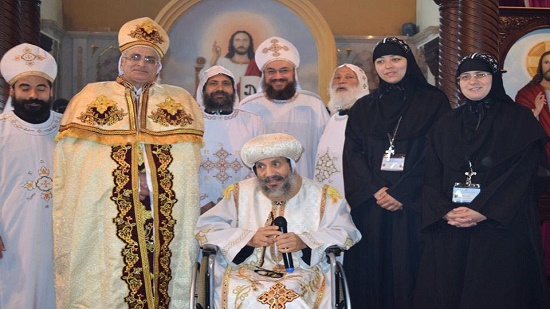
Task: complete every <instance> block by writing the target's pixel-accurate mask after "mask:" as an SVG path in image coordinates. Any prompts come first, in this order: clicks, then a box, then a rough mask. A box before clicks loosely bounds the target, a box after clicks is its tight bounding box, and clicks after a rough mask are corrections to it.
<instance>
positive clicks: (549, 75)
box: [542, 70, 550, 82]
mask: <svg viewBox="0 0 550 309" xmlns="http://www.w3.org/2000/svg"><path fill="white" fill-rule="evenodd" d="M542 78H543V79H544V80H545V81H547V82H550V70H547V71H546V72H544V74H542Z"/></svg>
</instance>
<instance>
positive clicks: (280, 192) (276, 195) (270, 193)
mask: <svg viewBox="0 0 550 309" xmlns="http://www.w3.org/2000/svg"><path fill="white" fill-rule="evenodd" d="M258 180H259V183H260V188H261V189H262V192H263V193H264V194H265V196H267V197H268V198H269V199H271V200H278V199H280V198H282V197H285V196H287V195H288V194H289V193H290V191H291V189H292V187H293V186H296V185H297V184H296V177H295V174H294V173H290V174H288V175H287V176H286V177H283V176H279V175H275V176H271V177H266V178H263V179H260V178H258ZM270 180H277V181H281V180H283V181H284V183H283V185H282V186H281V187H276V188H271V187H269V186H268V185H267V184H266V182H268V181H270Z"/></svg>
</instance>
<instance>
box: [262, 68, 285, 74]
mask: <svg viewBox="0 0 550 309" xmlns="http://www.w3.org/2000/svg"><path fill="white" fill-rule="evenodd" d="M277 72H279V74H281V75H285V74H288V73H289V72H290V69H289V68H281V69H278V70H276V69H267V70H265V71H264V73H265V74H266V75H275V74H277Z"/></svg>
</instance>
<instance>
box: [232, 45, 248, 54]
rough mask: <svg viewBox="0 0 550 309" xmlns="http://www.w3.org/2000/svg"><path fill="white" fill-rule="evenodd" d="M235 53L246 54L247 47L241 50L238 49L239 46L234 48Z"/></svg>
mask: <svg viewBox="0 0 550 309" xmlns="http://www.w3.org/2000/svg"><path fill="white" fill-rule="evenodd" d="M235 54H237V55H246V54H248V49H247V48H244V49H243V50H241V49H239V48H237V47H236V48H235Z"/></svg>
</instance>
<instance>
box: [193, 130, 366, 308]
mask: <svg viewBox="0 0 550 309" xmlns="http://www.w3.org/2000/svg"><path fill="white" fill-rule="evenodd" d="M302 152H303V148H302V145H301V143H300V142H299V141H298V140H297V139H296V138H295V137H293V136H291V135H288V134H283V133H274V134H264V135H259V136H256V137H254V138H252V139H250V140H249V141H247V142H246V143H245V144H244V145H243V147H242V148H241V158H242V160H243V162H244V164H245V165H246V166H248V167H249V168H251V169H252V171H253V172H254V174H255V175H256V177H254V178H248V179H246V180H243V181H240V182H238V183H235V184H232V185H230V186H229V187H228V188H227V189H226V190H225V192H224V198H223V199H222V200H221V201H220V202H219V203H218V204H217V205H216V206H214V207H213V208H212V209H210V210H209V211H207V212H205V213H204V214H202V215H201V216H200V217H199V220H198V222H197V227H196V237H197V239H198V240H199V242H200V243H201V245H204V244H213V245H216V246H218V247H219V248H220V252H221V253H222V254H218V256H217V264H216V269H215V271H214V274H215V276H217V277H216V282H218V283H221V282H223V284H221V285H218V286H216V287H215V297H214V301H215V302H216V303H215V305H214V308H243V309H244V308H260V307H262V305H271V306H272V307H273V308H275V307H276V308H283V307H284V308H287V309H291V308H328V307H330V300H331V294H330V289H329V288H328V287H330V285H331V282H330V279H329V277H330V276H328V272H329V265H328V264H327V263H326V257H325V254H324V251H325V249H326V248H327V247H328V246H330V245H338V246H339V247H341V248H345V249H349V248H350V247H351V246H353V245H354V244H355V243H357V242H358V241H359V240H360V239H361V234H360V233H359V231H358V230H357V228H356V227H355V225H354V224H353V221H352V220H351V215H350V213H349V207H347V204H346V201H345V199H344V198H343V197H342V195H341V194H340V193H339V192H338V191H337V190H336V189H335V188H333V187H331V186H328V185H321V184H318V183H316V182H314V181H313V180H310V179H308V178H306V177H303V176H301V175H300V174H298V173H297V172H296V169H295V167H296V161H298V159H299V158H300V156H301V155H302ZM278 217H284V218H285V219H286V221H287V222H288V226H287V230H288V233H282V232H280V231H279V228H278V226H277V225H274V223H275V224H276V222H277V221H278V220H279V218H278ZM283 254H288V255H290V259H292V261H293V266H294V271H292V270H289V268H288V267H287V266H288V265H285V263H284V262H283V256H282V255H283Z"/></svg>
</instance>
